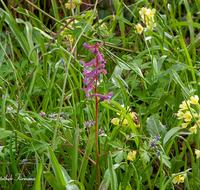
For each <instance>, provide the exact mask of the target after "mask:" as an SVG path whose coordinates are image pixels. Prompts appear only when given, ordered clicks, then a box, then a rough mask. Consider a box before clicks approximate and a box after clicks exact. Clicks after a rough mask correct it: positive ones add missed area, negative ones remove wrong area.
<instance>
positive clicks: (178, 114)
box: [177, 110, 184, 119]
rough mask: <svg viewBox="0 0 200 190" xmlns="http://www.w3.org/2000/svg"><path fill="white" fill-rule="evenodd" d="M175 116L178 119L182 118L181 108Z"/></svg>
mask: <svg viewBox="0 0 200 190" xmlns="http://www.w3.org/2000/svg"><path fill="white" fill-rule="evenodd" d="M177 116H178V119H182V118H184V113H183V112H182V111H181V110H178V113H177Z"/></svg>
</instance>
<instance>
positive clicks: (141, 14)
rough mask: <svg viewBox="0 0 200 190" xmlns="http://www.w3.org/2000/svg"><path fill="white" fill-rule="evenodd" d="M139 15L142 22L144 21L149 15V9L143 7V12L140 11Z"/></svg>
mask: <svg viewBox="0 0 200 190" xmlns="http://www.w3.org/2000/svg"><path fill="white" fill-rule="evenodd" d="M139 14H140V16H141V18H142V20H143V21H144V17H145V16H146V14H147V8H146V7H142V8H141V10H140V11H139Z"/></svg>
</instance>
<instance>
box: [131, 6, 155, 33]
mask: <svg viewBox="0 0 200 190" xmlns="http://www.w3.org/2000/svg"><path fill="white" fill-rule="evenodd" d="M155 13H156V10H155V9H149V8H148V9H147V8H146V7H142V8H141V10H140V11H139V14H140V16H141V19H142V22H143V23H144V24H145V26H146V28H147V29H149V30H153V29H154V28H155V27H156V23H155V21H154V15H155ZM135 27H136V29H137V32H138V33H139V34H141V33H142V31H143V29H144V28H145V27H144V28H143V27H142V25H141V24H139V23H138V24H136V26H135Z"/></svg>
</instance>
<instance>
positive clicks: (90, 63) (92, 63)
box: [80, 58, 97, 69]
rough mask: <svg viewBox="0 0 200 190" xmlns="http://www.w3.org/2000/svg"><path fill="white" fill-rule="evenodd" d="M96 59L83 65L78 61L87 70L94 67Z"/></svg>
mask: <svg viewBox="0 0 200 190" xmlns="http://www.w3.org/2000/svg"><path fill="white" fill-rule="evenodd" d="M96 61H97V59H96V58H94V59H93V60H91V61H90V62H88V63H85V62H84V61H82V60H80V62H81V63H82V64H83V66H84V67H85V68H86V69H87V68H88V67H92V66H93V65H94V63H96Z"/></svg>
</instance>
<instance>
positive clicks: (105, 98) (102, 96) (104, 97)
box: [91, 91, 113, 103]
mask: <svg viewBox="0 0 200 190" xmlns="http://www.w3.org/2000/svg"><path fill="white" fill-rule="evenodd" d="M94 96H97V97H99V98H101V99H103V100H106V101H107V102H108V103H110V98H111V97H112V96H113V91H111V92H109V93H108V95H102V94H97V93H95V94H92V96H91V98H92V97H94Z"/></svg>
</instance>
